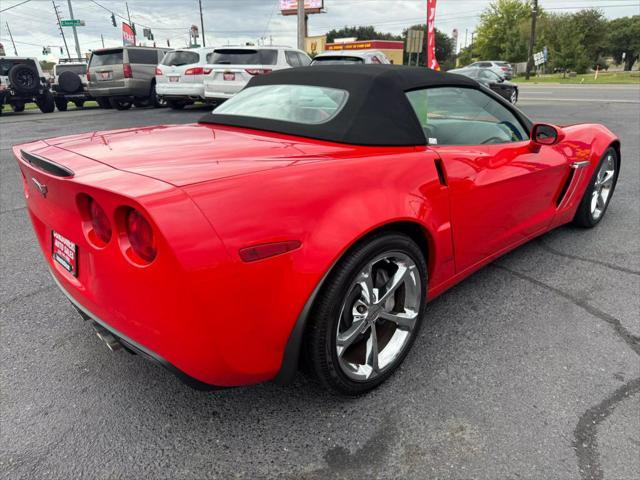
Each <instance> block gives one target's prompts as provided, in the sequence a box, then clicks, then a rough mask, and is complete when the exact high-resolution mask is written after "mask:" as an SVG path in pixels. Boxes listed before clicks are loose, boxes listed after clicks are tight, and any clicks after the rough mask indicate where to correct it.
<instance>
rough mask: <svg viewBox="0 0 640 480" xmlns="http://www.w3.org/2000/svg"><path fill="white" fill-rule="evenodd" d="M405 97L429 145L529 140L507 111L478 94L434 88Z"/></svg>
mask: <svg viewBox="0 0 640 480" xmlns="http://www.w3.org/2000/svg"><path fill="white" fill-rule="evenodd" d="M406 95H407V98H408V99H409V102H410V103H411V106H412V107H413V110H414V111H415V113H416V116H417V117H418V120H419V121H420V124H421V126H422V128H423V130H424V133H425V136H426V137H427V140H428V142H429V143H430V144H432V145H490V144H497V143H510V142H521V141H523V140H527V139H528V138H529V133H528V132H527V131H526V129H525V128H524V127H523V125H522V124H521V123H520V121H519V120H518V119H517V118H516V116H515V115H514V114H513V113H511V111H510V110H509V109H507V108H506V107H504V106H503V105H501V104H500V103H498V102H497V101H496V100H495V99H493V98H491V97H489V96H488V95H486V94H484V93H483V92H481V91H480V90H476V89H473V88H459V87H434V88H425V89H422V90H413V91H411V92H407V94H406Z"/></svg>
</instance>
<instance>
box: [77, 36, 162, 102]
mask: <svg viewBox="0 0 640 480" xmlns="http://www.w3.org/2000/svg"><path fill="white" fill-rule="evenodd" d="M168 51H169V49H168V48H154V47H119V48H105V49H100V50H94V51H93V53H92V54H91V59H90V60H89V71H88V74H87V75H88V77H87V78H88V80H89V93H90V94H91V95H92V96H93V97H95V98H96V101H97V102H98V105H100V106H101V107H103V108H111V107H113V108H117V109H118V110H126V109H128V108H131V105H135V106H136V107H146V106H149V105H152V106H154V107H160V106H163V105H164V101H162V99H161V98H160V97H158V95H157V94H156V76H155V75H156V66H157V65H158V63H160V61H161V60H162V58H163V57H164V55H165V53H167V52H168Z"/></svg>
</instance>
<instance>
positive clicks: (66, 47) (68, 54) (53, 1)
mask: <svg viewBox="0 0 640 480" xmlns="http://www.w3.org/2000/svg"><path fill="white" fill-rule="evenodd" d="M51 3H52V4H53V11H54V12H56V19H57V20H58V28H59V29H60V35H62V41H63V42H64V48H65V50H66V51H67V57H68V58H69V60H71V53H69V45H67V37H65V36H64V30H63V29H62V25H61V24H60V12H59V11H58V6H57V5H56V2H55V0H51Z"/></svg>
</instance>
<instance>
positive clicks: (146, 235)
mask: <svg viewBox="0 0 640 480" xmlns="http://www.w3.org/2000/svg"><path fill="white" fill-rule="evenodd" d="M126 226H127V238H128V239H129V243H130V244H131V248H132V250H133V251H134V253H135V254H136V255H137V256H138V257H140V258H141V259H142V260H144V261H145V262H152V261H153V260H154V259H155V258H156V254H157V251H156V242H155V238H154V235H153V228H152V227H151V224H150V223H149V222H148V221H147V220H146V219H145V218H144V217H143V216H142V214H141V213H140V212H138V211H137V210H133V209H132V210H129V212H128V213H127V217H126Z"/></svg>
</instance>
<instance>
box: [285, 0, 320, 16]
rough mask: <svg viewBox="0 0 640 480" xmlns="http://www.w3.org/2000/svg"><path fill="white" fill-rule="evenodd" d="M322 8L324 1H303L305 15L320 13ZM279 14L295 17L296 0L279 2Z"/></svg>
mask: <svg viewBox="0 0 640 480" xmlns="http://www.w3.org/2000/svg"><path fill="white" fill-rule="evenodd" d="M323 8H324V0H304V10H305V12H306V13H320V12H321V11H322V9H323ZM280 13H282V15H297V13H298V0H280Z"/></svg>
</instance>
